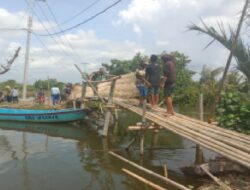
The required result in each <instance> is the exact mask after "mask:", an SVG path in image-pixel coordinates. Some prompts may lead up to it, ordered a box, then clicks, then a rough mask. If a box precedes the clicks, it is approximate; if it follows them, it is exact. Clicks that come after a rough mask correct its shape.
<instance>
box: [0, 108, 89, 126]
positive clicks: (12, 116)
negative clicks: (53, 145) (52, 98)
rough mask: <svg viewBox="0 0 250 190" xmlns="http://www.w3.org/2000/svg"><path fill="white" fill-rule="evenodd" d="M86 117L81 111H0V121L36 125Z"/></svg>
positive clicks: (3, 109) (5, 109) (2, 109)
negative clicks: (32, 123)
mask: <svg viewBox="0 0 250 190" xmlns="http://www.w3.org/2000/svg"><path fill="white" fill-rule="evenodd" d="M85 116H86V114H85V112H84V110H83V109H65V110H25V109H7V108H1V109H0V121H25V122H38V123H58V122H70V121H77V120H82V119H83V118H84V117H85Z"/></svg>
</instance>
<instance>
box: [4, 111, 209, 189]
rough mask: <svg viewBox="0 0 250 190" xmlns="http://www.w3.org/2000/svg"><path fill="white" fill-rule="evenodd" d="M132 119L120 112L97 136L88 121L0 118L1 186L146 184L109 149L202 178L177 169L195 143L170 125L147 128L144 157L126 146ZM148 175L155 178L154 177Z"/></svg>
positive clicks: (186, 180) (185, 179) (189, 160)
mask: <svg viewBox="0 0 250 190" xmlns="http://www.w3.org/2000/svg"><path fill="white" fill-rule="evenodd" d="M136 121H140V118H139V117H138V116H136V115H134V114H132V113H128V112H121V113H120V120H119V123H118V124H117V126H116V127H115V128H114V129H113V134H112V135H111V137H110V138H109V139H104V138H101V137H100V136H99V135H98V133H97V132H96V130H94V129H93V128H92V127H90V126H88V125H86V124H81V125H80V126H74V125H71V124H51V125H45V124H29V123H11V122H0V189H1V190H31V189H32V190H33V189H34V190H40V189H41V190H57V189H58V190H69V189H72V190H78V189H79V190H82V189H86V190H87V189H91V190H99V189H100V190H110V189H117V190H123V189H124V190H125V189H126V190H142V189H150V188H149V187H147V186H145V185H144V184H142V183H141V182H138V181H137V180H135V179H133V178H131V177H129V176H127V175H126V174H124V173H123V172H122V171H121V168H123V167H126V168H127V165H126V164H124V163H123V162H121V161H119V160H117V159H116V158H113V157H111V156H110V155H109V154H108V151H109V150H112V151H114V152H116V153H118V154H121V155H123V156H124V157H126V158H127V159H129V160H132V161H134V162H136V163H139V164H141V165H143V166H144V167H146V168H148V169H151V170H153V171H156V172H157V173H161V174H163V167H162V166H163V164H167V166H168V169H169V178H171V179H174V180H176V181H178V182H180V183H182V184H186V185H193V186H197V185H199V184H200V183H201V182H200V181H199V180H198V179H197V178H195V177H192V176H186V175H184V174H183V172H182V171H181V169H180V168H181V167H184V166H188V165H192V164H193V163H194V161H195V144H194V143H192V142H190V141H188V140H186V139H183V138H181V137H180V136H178V135H175V134H173V133H171V132H169V131H162V132H160V133H157V134H154V133H152V132H148V133H146V138H145V145H146V150H145V155H144V156H143V157H140V156H139V149H138V147H139V142H138V143H136V144H135V145H134V146H133V147H132V148H131V150H130V151H129V152H126V151H125V149H124V146H125V145H126V144H127V143H128V141H129V140H131V139H132V138H133V136H134V135H135V133H131V132H130V133H128V132H127V131H126V127H127V126H128V125H131V124H134V123H135V122H136ZM205 156H206V158H207V159H208V158H210V157H213V156H214V154H212V153H211V152H209V151H205ZM129 169H131V170H132V171H134V172H136V173H138V171H136V170H134V169H133V168H131V167H129ZM139 174H141V175H143V176H145V175H144V174H142V173H141V172H139ZM145 177H148V176H145ZM149 179H151V180H152V181H154V182H156V183H158V181H157V180H156V179H152V177H150V178H149ZM168 189H174V188H170V187H168Z"/></svg>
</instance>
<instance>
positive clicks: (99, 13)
mask: <svg viewBox="0 0 250 190" xmlns="http://www.w3.org/2000/svg"><path fill="white" fill-rule="evenodd" d="M26 1H27V0H26ZM121 1H122V0H118V1H116V2H114V3H113V4H111V5H109V6H108V7H106V8H105V9H103V10H102V11H100V12H98V13H96V14H94V15H92V16H91V17H89V18H87V19H86V20H84V21H82V22H80V23H78V24H76V25H74V26H71V27H69V28H66V29H64V30H62V31H60V32H55V33H50V34H39V33H37V35H39V36H54V35H58V34H62V33H64V32H67V31H70V30H73V29H75V28H77V27H79V26H81V25H84V24H86V23H88V22H90V21H92V20H94V19H95V18H96V17H98V16H99V15H102V14H104V13H105V12H107V11H108V10H109V9H111V8H112V7H114V6H116V5H117V4H119V3H120V2H121Z"/></svg>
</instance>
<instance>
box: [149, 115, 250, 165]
mask: <svg viewBox="0 0 250 190" xmlns="http://www.w3.org/2000/svg"><path fill="white" fill-rule="evenodd" d="M149 114H151V116H152V113H149ZM153 117H154V116H153ZM155 117H156V118H157V119H159V120H162V118H160V117H159V116H155ZM166 122H167V123H168V124H170V125H171V126H174V127H175V128H178V129H180V130H182V131H185V132H188V133H190V134H191V135H195V136H196V137H198V138H201V139H202V140H206V141H208V142H212V143H215V144H218V145H220V146H222V147H223V148H225V149H228V150H231V151H234V153H235V154H241V155H242V157H245V158H246V159H247V160H248V161H249V162H250V155H249V154H247V153H245V152H243V151H240V150H238V149H236V148H234V147H231V146H228V145H227V144H224V143H221V142H219V141H216V140H214V139H213V138H211V137H208V136H207V135H203V134H201V133H199V132H196V131H193V130H190V129H188V128H186V127H183V126H180V125H178V124H176V123H175V122H172V121H169V120H167V121H166ZM245 158H244V159H245ZM249 164H250V163H249Z"/></svg>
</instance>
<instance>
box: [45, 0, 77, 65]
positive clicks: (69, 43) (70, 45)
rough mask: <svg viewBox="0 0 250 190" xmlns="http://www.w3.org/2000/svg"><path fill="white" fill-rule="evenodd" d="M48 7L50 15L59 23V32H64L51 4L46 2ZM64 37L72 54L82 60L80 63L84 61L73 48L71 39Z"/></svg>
mask: <svg viewBox="0 0 250 190" xmlns="http://www.w3.org/2000/svg"><path fill="white" fill-rule="evenodd" d="M46 5H47V8H48V10H49V12H50V14H51V15H52V17H53V19H54V21H55V22H56V23H57V25H58V28H59V30H60V31H62V28H61V27H60V25H59V24H58V21H57V18H56V16H55V14H54V12H53V10H52V9H51V7H50V6H49V4H48V2H47V1H46ZM62 37H63V38H64V39H65V41H66V42H67V44H68V45H69V47H70V48H71V50H72V52H73V53H74V54H75V55H76V56H77V57H78V58H79V59H80V61H82V58H81V56H80V55H79V54H78V53H77V52H76V51H75V49H74V48H73V46H72V44H71V42H70V41H69V39H68V38H67V37H66V36H62Z"/></svg>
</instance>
